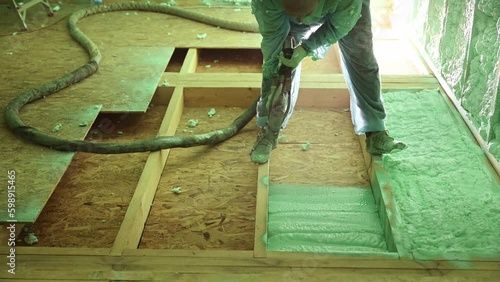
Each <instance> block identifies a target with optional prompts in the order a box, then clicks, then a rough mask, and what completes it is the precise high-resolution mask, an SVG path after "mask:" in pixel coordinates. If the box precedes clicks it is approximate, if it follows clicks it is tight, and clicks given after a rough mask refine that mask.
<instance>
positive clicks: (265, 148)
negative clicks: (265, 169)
mask: <svg viewBox="0 0 500 282" xmlns="http://www.w3.org/2000/svg"><path fill="white" fill-rule="evenodd" d="M276 139H278V133H274V132H272V131H271V130H269V129H268V128H267V127H263V128H261V129H260V132H259V135H257V141H256V142H255V145H254V146H253V149H252V152H251V153H250V158H251V159H252V162H254V163H258V164H264V163H267V161H269V157H270V156H271V151H272V150H273V149H274V148H276Z"/></svg>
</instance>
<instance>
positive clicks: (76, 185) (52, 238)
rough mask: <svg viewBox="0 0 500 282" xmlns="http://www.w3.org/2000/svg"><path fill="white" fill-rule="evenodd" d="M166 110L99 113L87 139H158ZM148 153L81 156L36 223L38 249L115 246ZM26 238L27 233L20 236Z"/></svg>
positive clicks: (121, 140) (122, 140) (113, 140)
mask: <svg viewBox="0 0 500 282" xmlns="http://www.w3.org/2000/svg"><path fill="white" fill-rule="evenodd" d="M165 110H166V106H153V107H151V108H150V109H149V111H148V112H147V113H146V114H137V115H135V114H113V115H111V114H107V115H100V116H99V117H98V119H97V120H96V123H95V124H94V127H93V129H92V130H91V131H90V133H89V135H88V136H87V138H86V139H87V140H94V141H96V142H101V141H102V142H126V141H134V140H139V139H142V138H145V137H151V136H155V135H156V133H157V132H158V129H159V126H160V122H161V119H162V118H163V115H164V114H165ZM147 157H148V153H134V154H118V155H99V154H86V153H77V154H76V155H75V157H74V158H73V161H72V162H71V165H70V166H69V167H68V170H67V171H66V173H65V174H64V176H63V178H62V180H61V182H60V183H59V185H58V186H57V188H56V189H55V191H54V193H53V194H52V197H51V198H50V199H49V201H48V202H47V205H46V206H45V208H44V209H43V211H42V213H41V215H40V217H39V218H38V219H37V221H36V222H35V224H33V225H28V228H29V231H30V232H34V233H35V234H36V236H37V237H38V239H39V242H38V244H37V246H50V247H55V246H57V247H111V246H112V244H113V242H114V240H115V237H116V235H117V233H118V230H119V228H120V225H121V223H122V220H123V217H124V216H125V212H126V211H127V208H128V205H129V202H130V199H131V198H132V195H133V193H134V190H135V188H136V186H137V182H138V180H139V177H140V175H141V173H142V170H143V167H144V164H145V163H146V159H147ZM21 237H23V234H21Z"/></svg>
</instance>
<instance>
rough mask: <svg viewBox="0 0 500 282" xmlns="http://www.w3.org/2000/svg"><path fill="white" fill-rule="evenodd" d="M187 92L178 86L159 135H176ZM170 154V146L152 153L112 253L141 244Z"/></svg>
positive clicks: (118, 252) (117, 253) (117, 254)
mask: <svg viewBox="0 0 500 282" xmlns="http://www.w3.org/2000/svg"><path fill="white" fill-rule="evenodd" d="M183 95H184V93H183V88H182V87H176V88H175V90H174V93H173V96H172V99H171V100H170V103H169V106H168V108H167V111H166V113H165V116H164V118H163V121H162V123H161V126H160V130H159V132H158V136H173V135H175V131H176V129H177V126H178V125H179V121H180V118H181V115H182V110H183V107H184V96H183ZM169 153H170V149H166V150H161V151H157V152H152V153H150V154H149V157H148V159H147V161H146V164H145V165H144V170H143V172H142V175H141V177H140V179H139V183H138V184H137V188H136V190H135V193H134V195H133V197H132V200H131V202H130V205H129V207H128V209H127V213H126V214H125V218H124V220H123V222H122V225H121V227H120V231H119V232H118V235H117V237H116V240H115V242H114V244H113V247H112V248H111V252H110V254H111V255H114V256H121V255H122V253H123V251H124V250H125V249H135V248H137V247H138V246H139V243H140V240H141V236H142V233H143V231H144V225H145V223H146V220H147V218H148V215H149V212H150V210H151V205H152V203H153V200H154V196H155V193H156V189H157V187H158V183H159V181H160V178H161V174H162V172H163V169H164V167H165V163H166V161H167V158H168V155H169Z"/></svg>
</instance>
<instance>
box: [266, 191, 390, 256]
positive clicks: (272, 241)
mask: <svg viewBox="0 0 500 282" xmlns="http://www.w3.org/2000/svg"><path fill="white" fill-rule="evenodd" d="M267 235H268V237H267V248H268V250H271V251H296V252H316V253H329V252H386V251H387V244H386V242H385V239H384V233H383V230H382V228H381V225H380V219H379V216H378V210H377V207H376V206H375V202H374V199H373V194H372V191H371V190H370V189H367V188H345V187H307V186H296V185H271V187H270V188H269V223H268V234H267Z"/></svg>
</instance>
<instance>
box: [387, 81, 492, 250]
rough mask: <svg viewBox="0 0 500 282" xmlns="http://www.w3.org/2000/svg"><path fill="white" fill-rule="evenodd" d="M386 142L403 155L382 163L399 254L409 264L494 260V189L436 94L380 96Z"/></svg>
mask: <svg viewBox="0 0 500 282" xmlns="http://www.w3.org/2000/svg"><path fill="white" fill-rule="evenodd" d="M384 99H385V101H386V109H387V115H388V121H387V126H388V128H389V130H390V131H391V135H392V136H394V137H395V138H397V139H400V140H402V141H404V142H406V143H407V144H408V149H406V150H404V151H402V152H399V153H397V154H391V155H385V156H384V157H383V161H384V166H385V169H386V170H387V171H388V173H389V177H390V182H391V185H392V189H393V194H394V198H395V202H396V205H397V208H398V210H399V212H400V215H401V218H402V219H403V223H402V224H401V225H400V226H399V228H400V230H398V232H400V234H401V238H404V240H405V242H404V244H405V248H406V249H408V250H409V251H410V252H412V253H413V254H414V255H415V257H420V258H424V259H426V258H433V257H435V256H444V257H445V256H446V255H447V254H450V253H461V254H465V255H467V254H475V256H476V257H477V254H481V255H484V256H496V257H499V256H500V185H499V183H498V182H497V179H496V177H495V175H494V173H493V172H492V170H490V169H489V168H488V164H487V161H486V158H485V156H484V153H483V152H482V150H481V148H480V147H479V145H477V144H476V143H475V142H474V140H473V139H472V138H471V137H470V134H469V133H468V132H467V131H468V129H467V127H466V126H465V125H464V124H463V121H461V120H460V119H459V117H457V116H456V115H455V116H454V115H453V114H452V112H451V111H450V109H449V107H448V105H447V104H446V103H445V100H444V99H443V97H442V96H441V94H440V93H439V92H438V91H436V90H425V91H420V92H418V93H412V92H405V91H399V92H391V93H385V94H384Z"/></svg>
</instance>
